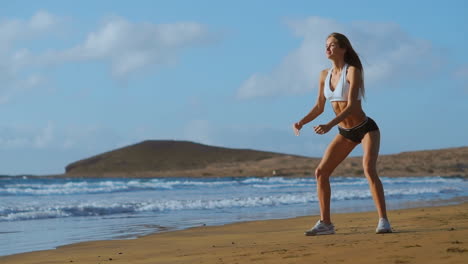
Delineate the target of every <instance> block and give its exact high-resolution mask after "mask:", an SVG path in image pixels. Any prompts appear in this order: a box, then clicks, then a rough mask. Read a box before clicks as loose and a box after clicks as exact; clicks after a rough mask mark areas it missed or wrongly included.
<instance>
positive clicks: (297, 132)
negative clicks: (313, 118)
mask: <svg viewBox="0 0 468 264" xmlns="http://www.w3.org/2000/svg"><path fill="white" fill-rule="evenodd" d="M301 128H302V125H301V123H300V122H297V123H294V125H293V130H294V134H296V136H299V134H300V132H299V131H300V130H301Z"/></svg>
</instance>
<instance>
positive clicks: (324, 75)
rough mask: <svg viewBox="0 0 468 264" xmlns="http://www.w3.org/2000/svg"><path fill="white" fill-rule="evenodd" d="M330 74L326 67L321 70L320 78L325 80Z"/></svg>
mask: <svg viewBox="0 0 468 264" xmlns="http://www.w3.org/2000/svg"><path fill="white" fill-rule="evenodd" d="M327 75H328V69H324V70H322V71H321V72H320V80H321V81H324V80H325V79H326V78H327Z"/></svg>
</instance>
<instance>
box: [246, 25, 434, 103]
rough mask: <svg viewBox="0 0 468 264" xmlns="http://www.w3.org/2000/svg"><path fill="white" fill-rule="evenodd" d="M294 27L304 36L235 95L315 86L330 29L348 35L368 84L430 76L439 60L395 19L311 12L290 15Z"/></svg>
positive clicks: (325, 63)
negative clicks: (347, 19)
mask: <svg viewBox="0 0 468 264" xmlns="http://www.w3.org/2000/svg"><path fill="white" fill-rule="evenodd" d="M286 24H287V25H288V26H289V28H290V29H291V31H292V33H293V34H294V35H295V36H297V37H300V38H303V41H302V43H301V44H300V46H299V47H298V48H297V49H295V50H293V51H291V52H290V53H289V54H288V55H287V56H286V57H285V58H284V59H283V60H282V61H281V62H280V63H279V65H277V66H276V67H275V68H274V69H273V70H272V71H271V72H270V73H255V74H253V75H252V76H250V77H249V78H248V79H247V80H245V81H244V83H243V84H242V85H241V86H240V88H239V89H238V91H237V96H238V97H239V98H244V99H247V98H253V97H261V96H274V95H279V94H301V93H305V92H310V91H311V90H312V89H316V88H317V86H318V76H319V73H320V71H321V70H323V69H325V68H328V67H330V62H329V61H328V60H327V59H326V57H325V54H324V53H325V48H324V47H325V40H326V37H327V36H328V35H329V34H330V33H332V32H340V33H343V34H345V35H347V36H348V38H349V39H350V41H351V43H352V44H353V46H354V48H355V50H356V51H357V52H358V53H359V55H360V57H361V61H362V62H363V65H364V72H365V82H366V85H370V86H380V85H377V84H379V83H381V82H393V81H398V80H402V79H404V78H408V77H411V78H414V77H421V76H430V74H431V73H432V72H433V70H434V69H436V68H437V67H438V66H439V64H440V63H441V61H440V58H439V57H437V56H436V55H435V52H434V49H433V47H432V46H431V43H430V42H428V41H426V40H422V39H418V38H415V37H412V36H410V35H408V34H407V33H405V32H404V31H403V29H402V28H401V27H400V26H398V25H397V24H394V23H375V22H355V23H350V24H343V23H340V22H338V21H335V20H332V19H325V18H321V17H309V18H307V19H303V20H289V21H286Z"/></svg>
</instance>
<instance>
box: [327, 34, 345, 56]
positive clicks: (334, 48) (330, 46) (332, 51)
mask: <svg viewBox="0 0 468 264" xmlns="http://www.w3.org/2000/svg"><path fill="white" fill-rule="evenodd" d="M325 48H326V49H325V54H326V55H327V58H329V59H334V58H340V57H344V54H345V52H346V49H344V48H341V47H340V45H339V44H338V40H337V39H336V38H335V37H329V38H328V39H327V44H326V46H325Z"/></svg>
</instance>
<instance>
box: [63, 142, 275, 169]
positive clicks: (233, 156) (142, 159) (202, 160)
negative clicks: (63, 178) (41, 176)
mask: <svg viewBox="0 0 468 264" xmlns="http://www.w3.org/2000/svg"><path fill="white" fill-rule="evenodd" d="M280 156H284V154H279V153H273V152H265V151H256V150H250V149H230V148H222V147H214V146H208V145H203V144H198V143H194V142H189V141H169V140H152V141H144V142H141V143H138V144H135V145H131V146H127V147H124V148H120V149H117V150H113V151H110V152H107V153H103V154H100V155H97V156H94V157H90V158H87V159H84V160H80V161H77V162H74V163H71V164H69V165H68V166H67V167H66V168H65V171H66V174H68V175H77V174H80V175H95V176H102V175H114V174H119V175H120V174H133V173H135V172H140V173H143V174H145V173H146V174H147V173H149V172H153V173H157V172H161V171H174V170H176V171H185V170H199V169H204V168H207V167H209V166H212V165H216V164H236V163H243V162H252V161H254V162H255V161H260V160H265V159H271V158H274V157H280Z"/></svg>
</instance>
